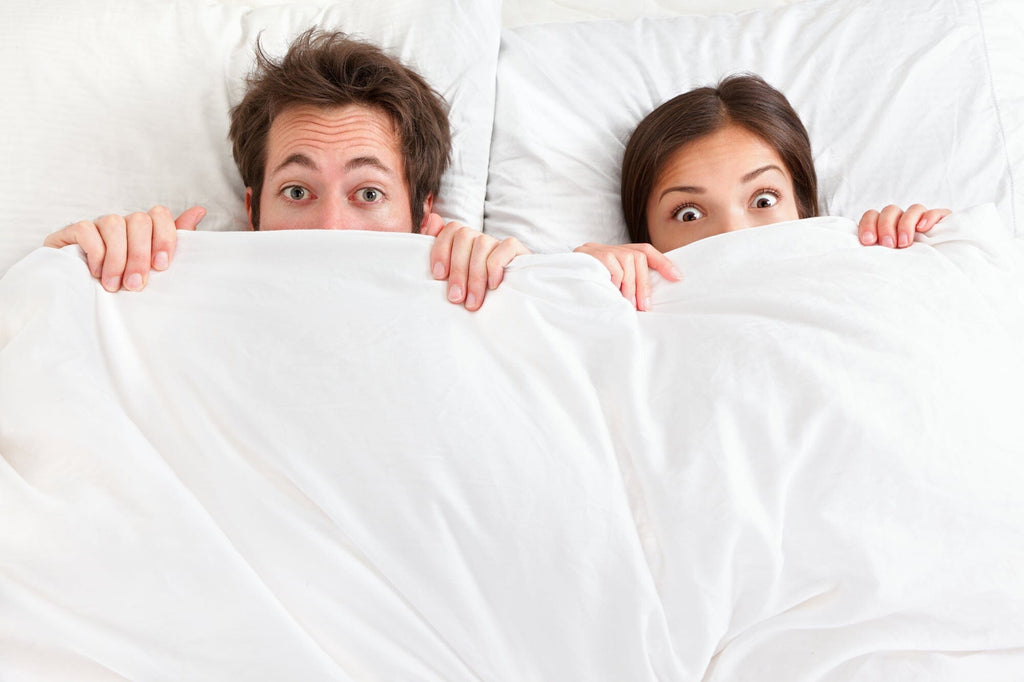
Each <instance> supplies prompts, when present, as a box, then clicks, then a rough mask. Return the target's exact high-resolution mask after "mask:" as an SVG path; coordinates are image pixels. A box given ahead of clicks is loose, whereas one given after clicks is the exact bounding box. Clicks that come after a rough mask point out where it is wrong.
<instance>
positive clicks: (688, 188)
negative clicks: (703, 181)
mask: <svg viewBox="0 0 1024 682" xmlns="http://www.w3.org/2000/svg"><path fill="white" fill-rule="evenodd" d="M707 191H708V190H707V189H706V188H704V187H696V186H694V185H681V186H678V187H669V188H667V189H666V190H665V191H664V192H662V193H661V196H660V197H658V201H661V200H662V199H664V198H665V195H666V194H671V193H672V192H686V193H687V194H704V193H705V192H707Z"/></svg>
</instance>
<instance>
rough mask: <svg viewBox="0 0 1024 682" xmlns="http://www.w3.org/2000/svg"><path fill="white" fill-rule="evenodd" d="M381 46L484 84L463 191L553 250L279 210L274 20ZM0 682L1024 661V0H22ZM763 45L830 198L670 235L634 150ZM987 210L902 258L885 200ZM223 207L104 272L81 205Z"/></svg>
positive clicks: (9, 209) (455, 92) (8, 308)
mask: <svg viewBox="0 0 1024 682" xmlns="http://www.w3.org/2000/svg"><path fill="white" fill-rule="evenodd" d="M314 23H316V24H321V25H328V26H338V27H341V28H343V29H344V30H346V31H349V32H351V33H355V34H359V35H362V36H365V37H367V38H370V39H372V40H374V41H375V42H378V43H379V44H381V45H383V46H384V47H386V48H387V49H388V50H390V51H391V52H393V53H394V54H396V55H398V56H400V57H401V58H402V59H403V60H405V61H407V62H408V63H410V64H411V65H414V66H415V67H416V68H417V69H419V70H420V71H421V72H422V73H424V75H426V76H427V77H428V79H429V80H430V81H431V82H432V83H433V84H434V85H435V87H436V88H438V90H439V91H440V92H442V93H443V94H444V95H445V97H446V99H447V101H448V102H449V103H450V106H451V120H452V128H453V142H454V153H453V157H452V158H453V162H452V167H451V169H450V171H449V173H448V174H447V175H446V177H445V180H444V185H443V189H442V196H441V197H440V210H441V212H442V213H443V214H444V215H445V216H447V217H449V218H453V219H458V220H461V221H463V222H465V223H467V224H470V225H476V226H480V227H482V228H483V229H484V230H485V231H486V232H489V233H491V234H493V235H495V236H497V237H502V238H504V237H509V236H514V237H516V238H518V239H520V240H521V241H522V242H523V243H524V244H526V245H527V246H528V247H529V248H530V249H531V250H532V251H534V252H535V253H534V254H532V255H529V256H523V257H520V258H518V259H516V261H515V262H514V263H513V264H512V265H511V266H509V268H508V270H507V272H506V276H505V281H504V283H503V284H502V286H501V287H500V288H499V289H498V290H497V291H494V292H491V293H490V294H489V295H488V297H487V301H486V302H485V304H484V306H483V308H482V309H481V310H480V311H478V312H476V313H469V312H467V311H465V310H464V309H462V308H460V307H457V306H453V305H451V304H449V303H448V302H447V301H446V300H445V297H444V285H443V284H442V283H439V282H435V281H434V280H433V279H432V278H431V277H430V275H429V271H428V264H427V255H428V252H429V248H430V243H431V239H430V238H429V237H426V236H423V235H403V234H378V233H361V232H344V231H342V232H318V231H311V232H290V233H249V232H245V231H243V228H244V227H245V216H244V211H243V210H242V206H243V203H242V196H243V193H244V188H243V187H241V186H240V181H239V179H238V178H237V173H236V171H235V169H234V166H233V163H232V162H231V158H230V149H229V147H228V143H227V141H226V133H227V120H226V116H225V112H226V111H227V109H228V108H229V106H230V105H231V104H232V103H233V102H235V101H237V98H238V96H239V93H240V87H241V84H240V81H241V78H242V77H243V76H244V74H245V73H246V71H247V69H248V68H249V65H250V63H251V61H250V60H251V46H252V44H253V41H254V40H255V38H256V36H257V35H262V40H263V41H264V44H265V45H267V46H268V48H269V49H270V50H271V51H274V50H280V49H281V48H282V47H283V46H284V45H285V44H286V43H287V41H288V40H289V39H290V37H292V36H294V35H295V34H296V33H298V32H299V31H301V30H302V29H303V28H305V27H307V26H309V25H311V24H314ZM0 33H2V34H3V36H4V40H3V41H0V59H2V62H3V63H4V64H5V68H4V70H3V72H2V73H0V82H2V84H3V86H4V87H3V88H2V89H3V92H5V100H4V103H3V104H2V105H0V126H2V127H3V128H4V129H5V130H6V131H8V132H7V134H6V135H5V136H4V137H3V139H2V140H0V150H2V152H3V153H2V155H0V156H2V158H3V159H4V160H5V163H3V164H0V174H2V179H3V181H2V182H0V196H2V200H0V203H2V206H3V208H4V211H3V213H4V215H3V217H2V219H0V274H2V276H3V277H2V279H0V518H2V519H3V522H2V523H0V679H2V680H4V681H5V682H6V681H7V680H11V681H16V680H17V681H21V680H68V679H74V680H182V679H189V680H228V679H260V680H263V679H265V680H277V679H303V680H708V681H724V680H729V681H730V682H731V681H735V680H829V681H840V680H880V679H884V680H996V681H999V680H1005V681H1007V682H1009V681H1011V680H1012V681H1017V680H1020V679H1021V676H1022V672H1021V671H1024V495H1022V494H1021V490H1022V487H1024V419H1022V417H1024V355H1022V354H1021V350H1020V345H1021V343H1022V340H1024V246H1022V244H1024V241H1022V239H1021V236H1022V234H1024V233H1022V230H1024V227H1022V226H1021V216H1022V215H1024V72H1021V70H1020V68H1019V61H1020V58H1021V56H1022V54H1021V49H1020V38H1021V36H1022V35H1024V9H1022V8H1021V6H1020V5H1019V4H1018V3H1016V2H1013V1H1012V0H903V1H901V2H900V3H898V4H896V3H887V2H882V1H881V0H864V1H858V2H850V1H849V0H803V1H796V2H764V1H760V2H758V1H756V0H742V1H741V0H733V1H731V2H729V3H710V2H703V3H701V2H688V1H687V0H677V1H675V2H670V1H667V0H665V1H662V2H657V3H653V2H652V3H642V4H640V5H636V4H635V3H624V2H618V1H615V2H612V1H610V0H606V1H605V2H603V3H582V2H581V3H572V2H553V1H551V2H542V1H541V0H535V1H531V2H526V1H525V0H522V1H520V2H515V1H514V0H506V2H504V4H502V3H501V2H498V1H497V0H492V1H486V2H485V1H480V0H473V1H470V0H441V1H439V2H431V3H425V2H421V1H412V0H408V1H406V2H395V3H389V4H387V5H386V6H384V7H378V6H372V7H371V6H369V4H368V3H359V2H355V1H354V0H353V1H341V2H332V3H319V4H318V3H315V2H314V3H305V4H298V3H292V4H280V3H272V2H241V1H237V2H236V1H232V2H227V1H225V2H202V1H200V0H190V1H188V2H175V3H170V2H158V1H155V0H145V1H139V0H134V1H132V2H128V1H127V0H102V1H101V2H95V3H77V2H70V1H59V0H49V1H47V2H30V3H21V4H19V5H16V6H14V5H11V6H5V7H4V9H2V10H0ZM736 71H754V72H757V73H760V74H762V75H764V76H765V78H766V79H768V80H769V81H770V82H772V83H773V84H775V85H776V86H778V87H779V88H780V89H781V90H783V91H784V92H785V93H786V94H787V95H788V96H789V97H790V100H791V101H792V102H793V104H794V107H795V108H796V109H797V111H798V112H799V113H800V114H801V116H802V118H803V119H804V121H805V123H806V124H807V127H808V130H809V133H810V136H811V141H812V146H813V148H814V152H815V162H816V165H817V168H818V173H819V180H820V187H819V190H820V197H819V198H820V202H821V204H822V206H823V209H824V212H825V213H826V214H827V216H825V217H819V218H812V219H807V220H801V221H796V222H792V223H786V224H781V225H776V226H771V227H769V228H762V229H756V230H747V231H743V232H739V233H731V234H725V235H719V236H717V237H714V238H710V239H706V240H702V241H700V242H697V243H694V244H692V245H689V246H687V247H684V248H682V249H677V250H675V251H673V252H671V253H670V254H669V256H670V257H671V258H672V260H673V262H674V263H675V264H676V265H677V266H678V268H679V269H680V270H681V271H682V272H683V275H684V278H683V281H682V282H679V283H672V282H668V281H664V280H661V279H660V278H658V277H655V278H654V280H655V281H654V282H653V291H652V303H653V306H652V310H651V311H649V312H646V313H638V312H636V311H635V310H634V309H633V308H632V306H631V305H630V304H629V303H627V302H626V301H625V300H624V299H623V298H622V297H621V296H620V294H619V293H618V291H617V290H616V289H615V287H614V286H613V285H612V284H611V283H610V282H609V281H608V276H607V272H606V271H605V270H604V269H603V268H602V267H601V266H600V265H599V264H598V263H597V261H596V260H594V259H591V258H590V257H589V256H585V255H583V254H575V253H571V249H572V248H573V247H575V246H577V245H579V244H581V243H583V242H585V241H604V242H611V243H615V242H623V241H625V240H626V236H625V232H624V227H623V225H622V219H621V215H620V213H619V209H618V197H617V194H618V164H619V162H620V160H621V155H622V150H623V147H624V144H625V141H626V138H627V137H628V134H629V131H630V130H631V129H632V127H633V126H634V125H635V124H636V122H637V121H638V120H639V119H640V118H642V117H643V115H644V114H646V113H647V112H648V111H650V109H652V108H653V107H654V106H656V105H657V104H658V103H659V102H661V101H663V100H664V99H667V98H668V97H669V96H671V95H673V94H676V93H677V92H681V91H683V90H686V89H689V88H691V87H694V86H696V85H703V84H706V83H709V82H714V81H715V80H717V79H718V78H720V77H721V76H723V75H725V74H728V73H733V72H736ZM915 201H920V202H923V203H925V204H926V205H930V206H948V207H950V208H952V209H954V213H953V215H951V216H950V217H949V218H947V219H946V220H945V221H943V222H942V223H941V224H939V225H938V226H936V227H935V228H934V229H933V230H932V231H931V232H930V233H928V234H927V235H920V236H918V239H917V241H916V242H915V244H914V245H913V246H912V247H911V248H909V249H906V250H902V251H893V250H886V249H882V248H865V247H862V246H860V245H859V243H858V241H857V236H856V230H855V220H856V218H858V217H859V215H860V213H861V212H862V211H863V210H865V209H866V208H872V207H880V206H881V205H883V204H886V203H890V202H895V203H899V204H903V205H907V204H909V203H911V202H915ZM157 203H163V204H166V205H167V206H168V207H170V208H171V209H172V210H173V211H181V210H184V209H185V208H187V207H188V206H191V205H194V204H202V205H204V206H206V207H207V209H208V215H207V218H206V219H205V220H204V222H203V224H202V225H201V228H200V230H199V231H198V232H196V233H183V234H181V235H180V237H179V239H180V241H179V252H178V255H177V257H176V259H175V262H174V264H173V266H172V267H171V268H170V269H169V270H167V271H165V272H161V273H154V274H152V275H151V277H150V281H149V284H148V286H147V287H146V289H145V291H144V292H142V293H138V294H132V293H128V292H120V293H117V294H109V293H107V292H105V291H103V289H102V288H101V287H100V286H99V285H98V284H97V283H96V282H95V281H94V280H93V279H92V278H91V277H90V276H89V273H88V270H87V268H86V265H85V263H84V260H83V258H82V256H81V254H80V253H79V252H78V251H77V249H76V248H75V247H69V248H65V249H61V250H55V249H44V248H37V247H38V246H39V244H40V243H41V242H42V239H43V237H44V236H45V235H46V234H48V233H49V232H51V231H53V230H55V229H57V228H59V227H61V226H63V225H64V224H67V223H69V222H71V221H73V220H76V219H80V218H84V217H94V216H97V215H99V214H101V213H105V212H128V211H132V210H138V209H145V208H148V207H149V206H151V205H154V204H157Z"/></svg>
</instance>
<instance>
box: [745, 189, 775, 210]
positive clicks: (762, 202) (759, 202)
mask: <svg viewBox="0 0 1024 682" xmlns="http://www.w3.org/2000/svg"><path fill="white" fill-rule="evenodd" d="M777 203H779V195H778V194H776V193H775V192H758V193H757V195H756V196H755V197H754V201H753V203H751V206H753V207H754V208H771V207H772V206H774V205H775V204H777Z"/></svg>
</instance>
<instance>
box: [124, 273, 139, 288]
mask: <svg viewBox="0 0 1024 682" xmlns="http://www.w3.org/2000/svg"><path fill="white" fill-rule="evenodd" d="M124 288H125V289H127V290H128V291H138V290H139V289H141V288H142V275H140V274H139V273H137V272H133V273H132V274H130V275H128V277H127V278H126V279H125V280H124Z"/></svg>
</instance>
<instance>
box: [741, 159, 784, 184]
mask: <svg viewBox="0 0 1024 682" xmlns="http://www.w3.org/2000/svg"><path fill="white" fill-rule="evenodd" d="M772 169H774V170H777V171H779V172H780V173H782V174H783V175H785V173H784V172H783V170H782V169H781V168H779V167H778V166H777V165H775V164H774V163H769V164H768V165H767V166H761V167H760V168H756V169H754V170H752V171H750V172H749V173H747V174H746V175H744V176H743V177H742V178H740V181H741V182H743V183H744V184H746V183H748V182H750V181H751V180H753V179H754V178H756V177H757V176H758V175H761V173H767V172H768V171H770V170H772Z"/></svg>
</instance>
